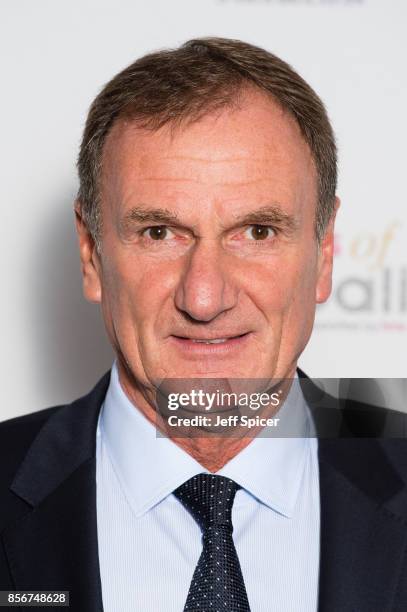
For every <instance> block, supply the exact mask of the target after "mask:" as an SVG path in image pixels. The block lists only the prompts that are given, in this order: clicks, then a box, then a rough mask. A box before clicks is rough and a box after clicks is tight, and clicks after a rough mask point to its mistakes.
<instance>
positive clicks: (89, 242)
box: [75, 200, 102, 303]
mask: <svg viewBox="0 0 407 612" xmlns="http://www.w3.org/2000/svg"><path fill="white" fill-rule="evenodd" d="M75 223H76V232H77V234H78V243H79V254H80V258H81V270H82V286H83V294H84V296H85V298H86V299H87V300H88V301H89V302H95V303H100V302H101V300H102V285H101V280H100V279H101V266H100V258H99V255H98V253H97V249H96V244H95V241H94V239H93V237H92V235H91V234H90V232H89V230H88V228H87V226H86V223H85V221H84V219H83V215H82V206H81V203H80V201H79V200H77V201H76V202H75Z"/></svg>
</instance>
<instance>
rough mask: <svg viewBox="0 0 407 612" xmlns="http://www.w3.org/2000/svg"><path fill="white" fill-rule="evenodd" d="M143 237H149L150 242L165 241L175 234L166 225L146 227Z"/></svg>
mask: <svg viewBox="0 0 407 612" xmlns="http://www.w3.org/2000/svg"><path fill="white" fill-rule="evenodd" d="M142 236H147V238H150V240H155V241H157V240H165V239H168V238H171V237H172V236H173V233H172V232H171V230H170V229H169V228H168V227H167V226H166V225H154V226H152V227H146V228H145V229H144V230H143V231H142Z"/></svg>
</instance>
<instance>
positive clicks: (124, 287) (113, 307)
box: [103, 256, 173, 330]
mask: <svg viewBox="0 0 407 612" xmlns="http://www.w3.org/2000/svg"><path fill="white" fill-rule="evenodd" d="M103 271H104V273H103V302H104V303H105V305H106V307H107V308H108V310H109V311H110V313H111V317H112V318H113V320H114V323H115V324H116V325H117V326H119V325H120V326H122V327H123V326H125V327H128V326H130V325H131V326H133V327H136V326H137V327H139V328H140V330H142V329H143V328H144V326H146V324H147V322H149V321H151V320H152V319H154V314H155V313H156V314H158V311H160V309H161V307H162V304H163V303H164V302H165V300H166V298H167V297H168V295H169V292H170V290H171V288H172V286H173V280H172V277H173V275H171V273H170V270H167V269H166V267H165V266H162V265H160V264H159V263H157V262H148V261H147V262H146V261H145V260H143V261H140V258H137V257H128V256H124V257H120V258H119V257H118V258H115V259H113V258H111V259H110V260H109V262H106V265H105V266H104V268H103Z"/></svg>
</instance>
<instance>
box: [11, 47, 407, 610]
mask: <svg viewBox="0 0 407 612" xmlns="http://www.w3.org/2000/svg"><path fill="white" fill-rule="evenodd" d="M78 166H79V177H80V191H79V196H78V200H77V202H76V205H75V213H76V224H77V230H78V237H79V249H80V258H81V264H82V274H83V288H84V293H85V297H86V298H87V299H88V300H90V301H92V302H96V303H99V304H101V308H102V311H103V316H104V320H105V325H106V330H107V333H108V335H109V338H110V341H111V343H112V345H113V347H114V349H115V352H116V356H117V360H116V362H115V364H114V366H113V368H112V372H111V373H108V374H107V375H105V376H104V378H103V379H102V380H101V381H100V382H99V383H98V384H97V386H96V387H95V389H94V390H93V391H91V392H90V394H89V395H88V396H86V397H84V398H81V399H80V400H78V401H76V402H74V403H73V404H71V405H69V406H63V407H57V408H52V409H48V410H45V411H42V412H39V413H35V414H32V415H28V416H26V417H22V418H18V419H14V420H12V421H9V422H6V423H3V424H2V425H1V429H0V432H1V433H0V435H1V448H2V462H1V487H2V489H1V496H2V497H1V500H2V501H1V505H0V508H1V509H0V513H1V514H0V520H1V532H2V548H1V550H0V584H1V588H2V589H3V590H12V589H15V590H27V589H35V590H66V591H70V604H71V608H72V609H74V610H75V611H76V610H84V611H87V612H91V611H96V610H102V609H104V610H105V612H116V611H120V612H126V611H130V610H132V611H134V610H143V611H147V610H151V611H153V610H154V611H156V610H166V611H173V610H174V611H175V610H183V609H185V610H194V611H196V610H204V611H205V612H207V611H208V610H229V611H233V612H237V611H238V610H241V611H247V610H252V612H255V611H260V610H267V611H268V610H273V611H279V612H281V611H287V612H288V611H290V612H293V611H297V610H301V611H316V610H321V611H324V612H325V611H328V612H336V611H337V612H339V611H340V612H344V611H355V612H356V611H357V612H374V611H377V612H379V611H380V612H381V611H383V610H404V609H406V605H407V581H406V578H407V574H406V571H407V568H406V564H405V555H404V553H405V550H406V537H407V524H406V520H407V505H406V503H407V497H406V494H407V489H406V487H405V472H406V469H407V452H406V448H405V444H404V442H403V441H402V440H401V441H395V440H392V441H380V443H379V441H377V440H374V439H366V440H361V439H359V438H355V437H354V436H355V434H356V435H362V436H363V435H370V434H372V435H376V433H377V431H379V430H380V428H381V427H382V425H383V413H382V412H381V411H376V413H375V419H373V420H372V419H371V418H370V417H369V419H368V422H369V423H372V422H373V424H374V425H375V428H374V431H373V432H372V431H370V430H369V431H366V430H365V429H363V425H361V423H363V422H364V420H366V419H364V417H365V415H366V410H365V409H366V407H365V406H363V405H355V404H351V405H347V406H345V408H346V409H347V410H336V409H333V405H332V400H331V399H330V398H328V397H327V396H323V401H322V400H321V396H318V393H317V390H316V389H315V388H314V387H312V386H310V387H308V392H307V390H306V387H304V390H303V391H301V389H299V387H298V384H296V383H297V382H298V380H299V379H300V380H303V381H304V375H303V374H302V373H301V371H297V360H298V358H299V356H300V355H301V353H302V351H303V350H304V347H305V346H306V344H307V342H308V339H309V337H310V334H311V331H312V325H313V321H314V315H315V305H316V303H321V302H324V301H325V300H326V299H327V298H328V297H329V294H330V291H331V273H332V253H333V231H334V221H335V214H336V211H337V209H338V205H339V201H338V199H337V198H336V196H335V190H336V151H335V143H334V137H333V133H332V129H331V126H330V124H329V120H328V118H327V115H326V112H325V109H324V107H323V104H322V103H321V101H320V100H319V98H318V97H317V95H316V94H315V92H313V90H312V89H311V88H310V87H309V86H308V85H307V84H306V83H305V82H304V81H303V80H302V79H301V78H300V77H299V76H298V75H297V74H296V73H295V72H294V71H293V70H292V69H291V68H290V67H289V66H288V65H287V64H285V63H284V62H283V61H282V60H280V59H279V58H277V57H275V56H273V55H271V54H269V53H267V52H266V51H264V50H262V49H259V48H257V47H254V46H252V45H248V44H245V43H243V42H240V41H233V40H226V39H215V38H213V39H201V40H193V41H189V42H188V43H186V44H185V45H183V46H182V47H180V48H179V49H176V50H173V51H162V52H158V53H153V54H151V55H148V56H145V57H143V58H141V59H140V60H138V61H136V62H135V63H134V64H133V65H131V66H129V67H128V68H127V69H125V70H124V71H123V72H122V73H120V74H119V75H117V76H116V77H114V79H113V80H112V81H111V82H110V83H108V84H107V85H106V86H105V88H104V89H103V90H102V92H101V93H100V94H99V95H98V97H97V98H96V100H95V101H94V103H93V105H92V107H91V109H90V112H89V116H88V121H87V124H86V128H85V133H84V137H83V142H82V147H81V152H80V156H79V164H78ZM298 376H299V377H300V378H299V379H298ZM232 379H233V380H238V381H239V380H240V381H248V382H247V384H248V386H249V387H250V385H251V384H252V383H253V381H259V380H262V381H274V383H273V389H276V388H277V386H278V385H277V382H278V383H279V384H281V387H282V388H284V393H283V397H284V399H285V401H284V402H283V405H282V408H281V412H278V414H285V417H286V419H288V423H289V424H291V423H294V421H295V427H296V428H294V429H295V434H293V435H290V432H288V434H287V435H286V436H285V437H279V436H278V434H277V437H273V438H272V439H271V438H270V437H267V431H268V430H267V428H263V426H262V425H258V426H256V427H255V428H254V429H255V433H256V434H257V435H256V436H253V435H249V434H248V432H246V434H245V433H243V434H242V432H241V429H239V428H238V431H237V433H236V428H235V431H234V432H233V433H234V434H236V435H232V434H231V435H227V432H226V433H223V435H220V434H214V428H213V426H212V425H213V423H212V425H211V424H210V425H209V426H207V424H206V423H204V424H203V425H202V424H201V425H198V427H197V430H196V431H197V432H198V433H197V435H185V432H184V431H183V430H182V428H181V429H177V428H176V429H175V430H174V431H171V428H170V427H167V428H166V427H165V425H168V424H169V420H168V419H169V417H168V413H165V411H164V412H163V413H162V414H160V413H159V412H160V411H159V410H158V401H157V391H158V390H159V389H164V391H165V390H166V389H167V391H168V389H169V388H170V389H172V390H174V388H175V389H178V390H179V389H181V388H183V385H186V386H187V387H188V381H191V380H200V381H201V382H202V381H203V382H202V384H203V385H205V380H207V381H210V380H212V381H218V382H219V381H225V380H226V381H228V380H232ZM174 381H175V382H174ZM182 381H184V382H182ZM185 381H186V382H185ZM276 381H277V382H276ZM287 381H288V382H287ZM293 381H294V382H293ZM208 384H209V383H208ZM171 385H175V387H171ZM177 385H178V387H177ZM276 385H277V386H276ZM164 395H165V393H164ZM166 397H169V394H168V393H167V395H166ZM217 408H218V409H217V410H215V411H214V412H213V416H215V415H217V417H219V418H220V417H221V416H222V415H229V416H230V415H232V416H233V415H236V414H237V411H236V407H233V408H232V409H230V410H227V409H226V410H225V409H224V407H223V406H221V407H219V406H217ZM342 408H343V407H342ZM284 411H285V412H284ZM186 413H188V409H187V410H186ZM205 413H206V414H207V411H206V409H205V410H202V409H200V408H198V409H195V411H193V410H192V411H190V416H191V417H192V416H193V415H198V416H203V415H204V414H205ZM265 414H266V415H267V416H273V415H274V416H276V414H277V413H276V411H275V410H274V412H273V410H271V407H270V405H267V406H266V411H265ZM184 415H185V412H184ZM294 415H295V418H294ZM355 416H356V419H355ZM376 417H377V418H376ZM286 422H287V420H286ZM400 422H401V423H402V424H404V421H400ZM355 423H356V426H355ZM232 429H233V428H232ZM294 429H293V431H294ZM188 431H189V430H188ZM196 431H195V433H196ZM312 431H316V433H317V435H318V436H320V439H317V438H316V437H313V436H312V435H311V432H312ZM157 432H161V433H165V434H167V436H162V435H161V436H160V435H157ZM264 432H266V435H262V434H264ZM286 433H287V431H286ZM281 435H282V434H281V431H280V436H281ZM340 435H345V436H347V437H346V438H345V439H337V437H338V436H340ZM352 436H353V437H352Z"/></svg>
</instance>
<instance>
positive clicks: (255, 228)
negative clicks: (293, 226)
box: [244, 225, 276, 240]
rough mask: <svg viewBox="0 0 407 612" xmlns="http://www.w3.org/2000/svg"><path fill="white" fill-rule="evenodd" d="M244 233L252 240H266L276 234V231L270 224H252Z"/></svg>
mask: <svg viewBox="0 0 407 612" xmlns="http://www.w3.org/2000/svg"><path fill="white" fill-rule="evenodd" d="M244 235H245V236H246V237H247V238H249V239H251V240H266V239H267V238H272V237H273V236H275V235H276V232H275V230H274V229H273V228H272V227H271V226H270V225H250V227H248V228H247V229H246V230H245V231H244Z"/></svg>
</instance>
